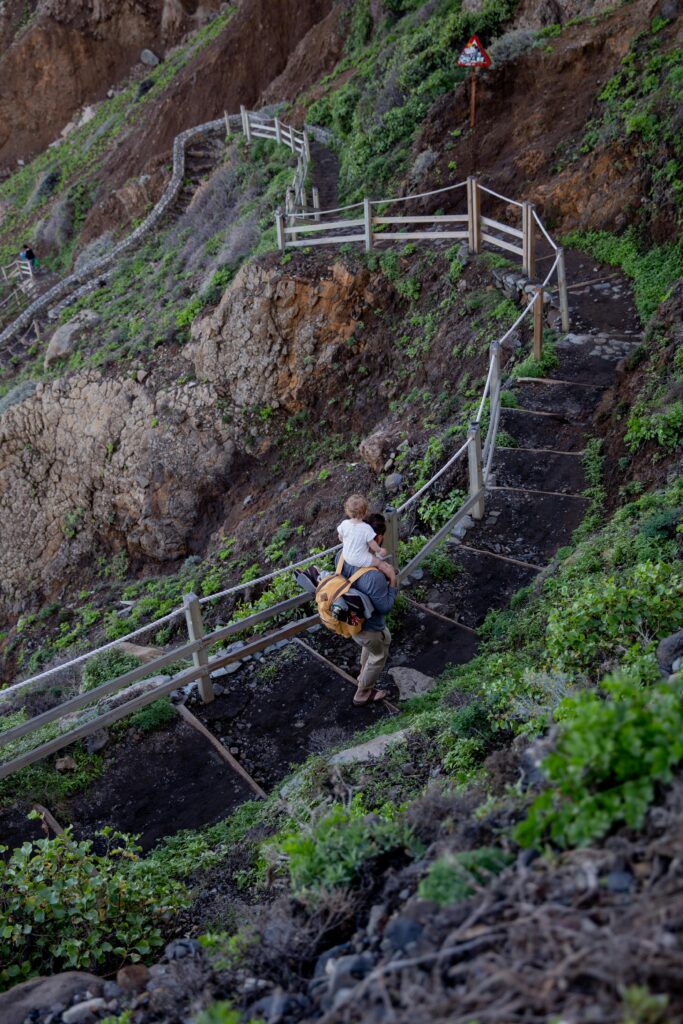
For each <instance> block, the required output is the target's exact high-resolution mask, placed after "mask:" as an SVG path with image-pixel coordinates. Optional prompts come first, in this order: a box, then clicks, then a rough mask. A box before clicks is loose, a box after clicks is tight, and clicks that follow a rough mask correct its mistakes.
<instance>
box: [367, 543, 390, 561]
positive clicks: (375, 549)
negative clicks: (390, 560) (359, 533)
mask: <svg viewBox="0 0 683 1024" xmlns="http://www.w3.org/2000/svg"><path fill="white" fill-rule="evenodd" d="M368 547H369V548H370V550H371V551H372V553H373V555H377V557H378V558H386V557H387V552H386V549H385V548H381V547H380V546H379V544H378V543H377V541H376V540H371V541H370V542H369V543H368Z"/></svg>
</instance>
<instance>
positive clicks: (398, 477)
mask: <svg viewBox="0 0 683 1024" xmlns="http://www.w3.org/2000/svg"><path fill="white" fill-rule="evenodd" d="M402 486H403V473H390V474H389V476H388V477H387V478H386V479H385V481H384V489H385V491H386V492H387V494H398V492H399V491H400V490H401V487H402Z"/></svg>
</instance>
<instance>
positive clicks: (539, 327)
mask: <svg viewBox="0 0 683 1024" xmlns="http://www.w3.org/2000/svg"><path fill="white" fill-rule="evenodd" d="M542 355H543V288H537V289H536V297H535V298H534V359H536V360H537V361H538V360H539V359H540V358H541V356H542Z"/></svg>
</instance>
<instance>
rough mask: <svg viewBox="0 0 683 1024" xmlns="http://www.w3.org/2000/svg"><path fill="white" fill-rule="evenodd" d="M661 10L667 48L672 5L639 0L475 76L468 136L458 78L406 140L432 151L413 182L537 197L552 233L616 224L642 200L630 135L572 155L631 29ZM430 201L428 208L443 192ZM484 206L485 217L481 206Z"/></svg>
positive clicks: (679, 18) (682, 28)
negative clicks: (487, 186)
mask: <svg viewBox="0 0 683 1024" xmlns="http://www.w3.org/2000/svg"><path fill="white" fill-rule="evenodd" d="M527 7H529V5H527ZM665 8H666V14H665V16H666V17H668V18H670V19H672V21H671V24H670V25H669V26H667V29H666V32H667V44H666V45H667V48H669V47H673V46H675V45H676V43H677V40H678V41H680V38H681V35H682V34H683V12H681V10H680V5H676V4H671V3H668V0H640V2H636V3H632V4H625V5H623V6H622V7H619V8H618V9H617V10H616V11H615V12H614V13H613V14H611V15H605V16H604V17H602V18H599V19H595V21H593V20H588V21H583V22H581V23H579V24H577V25H574V26H569V27H567V28H565V29H564V30H563V31H562V33H561V35H560V36H558V37H556V38H553V37H551V38H550V39H549V40H548V42H547V45H541V46H537V47H534V48H532V49H530V50H529V52H528V53H527V54H526V55H523V56H521V57H520V58H519V59H517V60H514V61H510V62H508V63H501V64H499V65H498V66H497V67H493V68H492V69H491V70H490V71H487V72H484V73H483V74H480V76H479V85H478V90H477V127H476V129H475V131H474V132H473V133H470V132H469V130H467V129H465V130H464V131H463V125H466V124H467V123H468V116H469V88H468V86H467V84H464V85H463V86H461V87H460V88H459V89H458V90H456V92H455V93H449V94H447V95H445V96H443V97H442V98H441V99H440V100H439V101H438V102H437V103H436V104H435V105H434V107H433V108H432V110H431V112H430V114H429V116H428V118H427V119H426V122H425V125H424V128H423V131H422V133H421V135H420V137H419V139H418V140H417V142H416V144H415V152H416V153H419V152H422V151H424V150H428V149H431V150H433V151H434V152H435V153H437V154H438V160H437V161H436V162H435V163H434V165H433V168H432V169H431V171H430V174H429V176H428V178H427V180H426V181H425V182H424V183H422V182H421V187H422V186H423V185H424V187H433V188H437V187H439V186H440V185H443V184H444V183H445V182H447V181H452V180H455V179H456V178H457V180H460V179H461V178H464V177H465V176H466V175H469V174H479V175H480V176H481V178H482V180H483V181H484V183H489V182H490V183H491V184H492V187H493V188H495V189H496V190H500V191H501V192H503V193H505V194H507V195H511V196H518V195H524V196H525V197H526V198H527V199H528V200H530V201H532V202H536V203H537V204H538V205H539V207H540V208H542V209H543V213H544V219H545V221H546V223H547V224H548V223H549V224H554V226H555V227H556V228H559V229H561V230H564V231H567V230H572V229H575V228H579V229H585V230H602V229H604V230H610V231H620V230H622V229H623V228H625V227H626V225H627V224H628V223H629V221H630V219H632V215H633V213H634V212H635V211H637V210H638V208H639V207H640V204H641V203H642V197H643V195H644V193H645V192H646V188H645V179H646V177H647V175H648V174H649V173H650V168H648V167H647V166H646V165H645V164H644V162H643V161H641V160H639V159H638V156H637V147H634V145H633V138H631V137H621V136H619V137H617V138H615V139H614V140H613V141H612V142H611V143H610V144H609V145H608V146H606V147H605V146H598V147H596V148H595V149H594V150H593V151H592V152H589V153H585V154H583V155H582V158H581V159H580V160H577V159H576V158H577V156H578V155H579V153H580V152H581V150H580V147H581V144H582V141H583V135H584V130H585V127H586V125H587V122H588V121H589V120H590V119H591V118H592V117H594V116H596V115H597V113H598V103H597V97H598V95H599V93H600V91H601V89H602V88H603V87H604V85H605V84H606V83H607V82H608V81H609V79H610V78H611V77H612V75H613V74H614V73H615V71H616V70H617V68H618V66H619V64H620V62H621V60H622V59H623V57H624V56H625V55H626V53H627V52H628V49H629V46H630V44H631V43H632V41H633V39H634V38H635V37H636V35H637V34H638V33H640V32H642V31H643V30H644V29H646V28H647V27H648V25H649V23H650V20H651V19H652V18H654V17H655V16H657V15H660V14H661V13H662V10H663V9H665ZM558 20H560V19H558ZM452 132H455V133H456V135H455V137H454V136H453V135H451V133H452ZM453 162H455V165H456V166H457V170H456V171H453ZM454 175H455V177H454ZM431 202H432V207H434V208H435V207H436V206H438V205H439V204H441V205H443V198H442V197H441V196H437V197H435V198H434V199H433V200H432V201H431ZM485 212H486V213H488V214H489V215H490V213H491V210H490V208H488V209H487V210H485ZM670 227H671V226H670V225H669V228H670Z"/></svg>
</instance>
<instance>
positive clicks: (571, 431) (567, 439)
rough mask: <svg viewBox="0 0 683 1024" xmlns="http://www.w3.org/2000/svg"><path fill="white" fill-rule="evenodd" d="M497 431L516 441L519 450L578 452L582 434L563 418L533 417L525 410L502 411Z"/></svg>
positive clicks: (582, 445)
mask: <svg viewBox="0 0 683 1024" xmlns="http://www.w3.org/2000/svg"><path fill="white" fill-rule="evenodd" d="M500 429H501V430H505V431H506V432H507V433H508V434H510V436H511V437H513V438H514V439H515V441H516V442H517V444H518V446H519V447H522V448H536V449H552V450H553V451H562V452H580V451H582V450H583V448H584V445H585V438H586V434H585V431H584V430H583V429H582V428H581V427H579V426H577V425H576V424H575V423H571V422H570V421H569V420H567V419H566V417H564V416H561V415H556V414H551V415H547V414H540V415H538V414H536V413H533V412H529V411H528V410H525V409H501V414H500Z"/></svg>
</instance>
